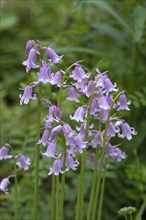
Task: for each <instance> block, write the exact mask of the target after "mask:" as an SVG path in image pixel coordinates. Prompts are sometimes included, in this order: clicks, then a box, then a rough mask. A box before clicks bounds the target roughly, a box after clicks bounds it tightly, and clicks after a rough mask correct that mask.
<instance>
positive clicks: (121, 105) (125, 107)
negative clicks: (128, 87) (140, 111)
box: [117, 93, 131, 111]
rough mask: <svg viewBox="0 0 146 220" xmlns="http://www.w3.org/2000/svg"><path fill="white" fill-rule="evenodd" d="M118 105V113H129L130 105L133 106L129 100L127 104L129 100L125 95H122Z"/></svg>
mask: <svg viewBox="0 0 146 220" xmlns="http://www.w3.org/2000/svg"><path fill="white" fill-rule="evenodd" d="M117 104H118V106H119V107H118V109H117V111H120V110H128V111H129V110H130V109H129V107H128V105H130V104H131V101H130V100H129V101H128V102H127V99H126V96H125V94H124V93H123V94H121V95H120V97H119V101H118V102H117Z"/></svg>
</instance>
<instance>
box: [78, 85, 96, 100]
mask: <svg viewBox="0 0 146 220" xmlns="http://www.w3.org/2000/svg"><path fill="white" fill-rule="evenodd" d="M94 84H95V82H94V81H89V83H88V85H87V86H85V88H84V89H83V90H82V91H81V92H82V93H83V94H85V95H86V96H87V97H88V98H89V97H90V96H91V94H92V93H93V90H94Z"/></svg>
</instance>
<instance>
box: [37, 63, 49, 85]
mask: <svg viewBox="0 0 146 220" xmlns="http://www.w3.org/2000/svg"><path fill="white" fill-rule="evenodd" d="M51 74H52V70H51V67H50V66H47V65H44V66H42V67H41V68H40V71H39V72H38V81H39V82H42V83H45V84H46V83H49V82H50V80H51Z"/></svg>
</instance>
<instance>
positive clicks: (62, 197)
mask: <svg viewBox="0 0 146 220" xmlns="http://www.w3.org/2000/svg"><path fill="white" fill-rule="evenodd" d="M65 165H66V143H64V160H63V170H65ZM64 187H65V173H63V174H62V178H61V195H60V219H61V220H63V211H64Z"/></svg>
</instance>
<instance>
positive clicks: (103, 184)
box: [97, 162, 107, 220]
mask: <svg viewBox="0 0 146 220" xmlns="http://www.w3.org/2000/svg"><path fill="white" fill-rule="evenodd" d="M106 164H107V163H106V162H105V166H104V172H103V179H102V184H101V194H100V200H99V209H98V218H97V219H98V220H101V214H102V206H103V196H104V188H105V178H106Z"/></svg>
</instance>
